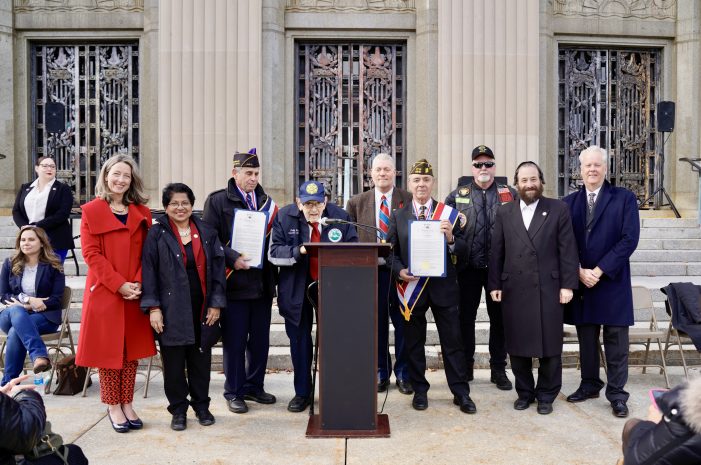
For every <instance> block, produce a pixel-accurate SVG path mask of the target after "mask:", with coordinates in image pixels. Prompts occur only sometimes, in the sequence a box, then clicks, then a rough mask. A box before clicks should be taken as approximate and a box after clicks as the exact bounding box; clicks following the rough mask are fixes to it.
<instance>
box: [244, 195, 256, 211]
mask: <svg viewBox="0 0 701 465" xmlns="http://www.w3.org/2000/svg"><path fill="white" fill-rule="evenodd" d="M246 203H247V204H248V209H249V210H255V207H254V206H253V199H252V198H251V193H250V192H249V193H247V194H246Z"/></svg>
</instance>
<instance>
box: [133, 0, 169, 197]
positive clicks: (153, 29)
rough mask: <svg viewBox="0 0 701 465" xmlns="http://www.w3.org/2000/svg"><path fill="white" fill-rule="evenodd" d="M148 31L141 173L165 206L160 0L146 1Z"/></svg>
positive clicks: (143, 49) (142, 69) (143, 51)
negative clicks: (160, 105) (161, 148)
mask: <svg viewBox="0 0 701 465" xmlns="http://www.w3.org/2000/svg"><path fill="white" fill-rule="evenodd" d="M143 14H144V32H143V35H142V36H141V43H140V46H139V55H140V66H139V74H140V76H139V85H140V92H139V110H140V112H141V119H140V121H139V129H140V134H141V137H140V143H141V149H140V151H139V152H140V153H141V158H140V163H141V166H140V168H141V173H142V175H143V178H144V183H145V184H146V191H147V192H148V195H149V197H151V200H150V205H151V206H152V207H156V208H160V207H161V203H160V202H161V196H160V191H161V188H162V187H163V186H162V185H160V181H161V180H159V178H158V164H159V158H160V157H159V151H158V139H159V137H158V136H157V134H158V84H159V74H158V0H145V1H144V13H143Z"/></svg>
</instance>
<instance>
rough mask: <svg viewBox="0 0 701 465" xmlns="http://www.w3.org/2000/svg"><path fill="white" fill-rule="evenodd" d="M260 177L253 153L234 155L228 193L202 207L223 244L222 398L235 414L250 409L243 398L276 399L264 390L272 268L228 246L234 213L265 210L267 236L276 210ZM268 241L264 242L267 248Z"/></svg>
mask: <svg viewBox="0 0 701 465" xmlns="http://www.w3.org/2000/svg"><path fill="white" fill-rule="evenodd" d="M259 176H260V162H259V160H258V155H257V154H256V149H255V148H253V149H251V150H250V151H248V152H247V153H238V152H237V153H236V154H234V167H233V169H232V170H231V178H230V179H229V183H228V185H227V187H226V189H221V190H218V191H215V192H212V193H211V194H209V197H207V200H206V201H205V204H204V215H203V218H204V220H205V221H206V222H207V223H209V224H210V225H212V226H213V227H215V228H216V229H217V231H218V234H219V240H220V241H221V243H222V244H226V246H225V247H224V253H225V255H226V257H225V258H226V266H227V281H226V300H227V307H226V310H224V311H223V312H222V315H221V327H222V341H223V346H224V375H225V377H226V382H225V383H224V398H226V401H227V405H228V407H229V410H231V411H232V412H234V413H246V412H247V411H248V405H247V404H246V400H251V401H254V402H258V403H261V404H274V403H275V401H276V399H275V396H274V395H272V394H269V393H267V392H265V390H264V389H263V381H264V377H265V369H266V366H267V363H268V348H269V346H270V319H271V309H272V301H273V295H274V292H275V273H276V268H275V267H274V266H272V265H271V264H270V262H268V260H267V259H265V257H264V258H263V265H262V267H261V268H251V267H250V266H249V261H250V260H251V257H246V256H245V255H243V254H241V253H240V252H238V251H236V250H234V249H233V248H231V235H232V227H233V223H234V217H235V216H236V214H237V213H238V212H242V211H246V210H253V211H262V212H266V213H267V215H268V218H267V221H268V225H267V227H266V234H269V233H270V228H271V227H272V221H273V219H274V218H275V216H276V214H277V211H278V207H277V205H275V202H274V201H273V199H272V198H271V197H269V196H268V195H267V194H266V193H265V191H264V190H263V187H262V186H261V185H260V184H259V183H258V178H259ZM267 243H268V239H265V248H264V249H265V250H267ZM246 358H248V363H246Z"/></svg>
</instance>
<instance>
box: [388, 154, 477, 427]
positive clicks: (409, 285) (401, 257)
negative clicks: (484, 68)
mask: <svg viewBox="0 0 701 465" xmlns="http://www.w3.org/2000/svg"><path fill="white" fill-rule="evenodd" d="M433 184H434V178H433V168H432V167H431V164H430V163H429V162H428V161H426V160H419V161H417V162H416V163H414V165H413V166H412V167H411V170H410V171H409V183H408V186H407V187H408V189H409V191H410V192H411V193H412V201H411V202H410V203H409V204H408V205H405V206H404V207H402V208H400V209H398V210H396V211H395V212H394V214H393V215H392V216H390V218H389V233H388V234H387V242H389V243H390V244H392V255H391V256H390V257H389V262H390V265H391V268H392V274H393V276H394V277H395V278H396V279H397V280H398V281H397V286H396V287H397V295H398V297H399V304H400V306H401V308H402V313H403V315H404V318H405V319H406V324H405V326H404V345H405V350H406V354H407V356H408V359H409V360H408V365H409V380H410V381H411V385H412V388H413V389H414V399H413V401H412V404H411V405H412V406H413V407H414V408H415V409H416V410H425V409H426V408H428V394H427V393H428V389H429V387H430V385H429V383H428V381H427V380H426V375H425V373H426V354H425V349H424V345H425V344H426V312H427V311H428V309H429V307H430V308H431V311H432V312H433V317H434V319H435V322H436V328H437V329H438V336H439V337H440V341H441V352H442V355H443V362H444V364H445V376H446V378H447V380H448V386H449V387H450V391H451V392H452V393H453V403H454V404H455V405H458V406H460V410H461V411H463V412H465V413H476V412H477V407H476V406H475V403H474V402H473V401H472V399H470V386H469V385H468V383H467V362H466V360H465V354H464V352H463V351H462V339H461V337H460V327H459V314H458V300H459V297H460V293H459V290H458V283H457V277H456V271H455V266H454V264H453V258H454V257H455V256H462V255H463V254H464V253H465V249H466V247H467V244H466V243H465V239H464V238H463V232H462V229H461V226H460V222H459V221H458V211H457V210H455V209H454V208H451V207H449V206H447V205H445V204H443V203H439V202H436V201H435V200H434V199H432V198H431V191H432V189H433ZM414 220H418V221H426V220H435V221H440V230H441V233H442V234H444V235H445V243H446V245H445V253H446V257H447V259H446V273H445V277H430V278H426V277H421V278H419V277H416V276H413V275H412V274H411V273H409V267H408V264H409V228H410V223H411V222H413V221H414Z"/></svg>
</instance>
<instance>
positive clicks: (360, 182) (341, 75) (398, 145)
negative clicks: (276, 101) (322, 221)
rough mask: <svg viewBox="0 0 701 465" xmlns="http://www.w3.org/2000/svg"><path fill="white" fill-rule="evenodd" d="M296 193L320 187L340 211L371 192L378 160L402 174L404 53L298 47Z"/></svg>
mask: <svg viewBox="0 0 701 465" xmlns="http://www.w3.org/2000/svg"><path fill="white" fill-rule="evenodd" d="M296 56H297V64H296V71H297V76H298V79H297V83H296V96H297V99H296V103H297V107H296V121H297V130H296V134H295V146H296V147H297V155H296V168H297V179H296V182H297V183H298V184H297V185H299V184H301V183H303V182H304V181H306V180H309V179H314V180H318V181H321V182H323V183H324V184H325V186H326V189H327V193H328V194H330V196H331V200H332V201H334V202H337V203H338V204H339V205H345V202H346V201H347V200H348V199H349V198H350V197H351V196H352V195H354V194H357V193H359V192H363V191H364V190H366V189H367V188H369V187H370V161H371V159H372V157H373V156H374V155H376V154H377V153H380V152H385V153H389V154H390V155H392V156H394V157H395V160H396V163H397V171H398V175H397V184H398V185H401V184H402V182H403V171H404V170H403V168H404V162H405V160H404V150H403V149H404V145H405V144H404V121H405V117H404V101H405V79H404V76H405V69H404V65H405V61H404V46H403V45H397V44H374V45H369V44H297V53H296Z"/></svg>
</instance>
